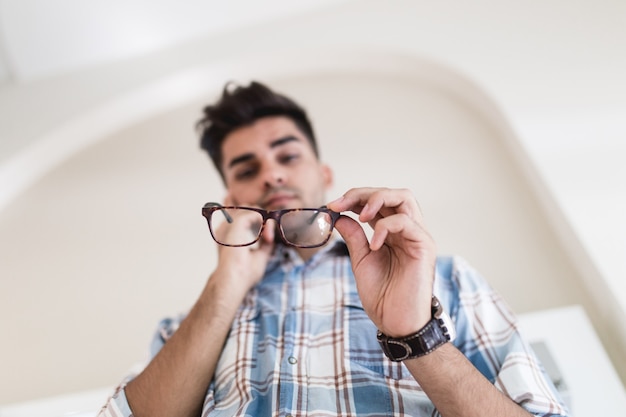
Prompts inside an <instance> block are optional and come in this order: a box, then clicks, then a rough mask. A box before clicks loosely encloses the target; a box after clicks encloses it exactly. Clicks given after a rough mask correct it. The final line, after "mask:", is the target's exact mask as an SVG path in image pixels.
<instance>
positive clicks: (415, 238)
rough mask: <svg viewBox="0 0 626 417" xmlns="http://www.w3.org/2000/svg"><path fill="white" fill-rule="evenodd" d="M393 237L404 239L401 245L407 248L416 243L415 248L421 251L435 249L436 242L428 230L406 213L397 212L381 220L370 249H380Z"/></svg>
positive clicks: (373, 235)
mask: <svg viewBox="0 0 626 417" xmlns="http://www.w3.org/2000/svg"><path fill="white" fill-rule="evenodd" d="M392 237H400V238H402V239H404V243H403V244H402V245H401V246H402V248H403V249H405V250H409V249H411V247H412V246H411V243H415V244H416V246H414V248H415V249H418V250H419V251H422V250H424V249H426V250H431V249H434V248H433V247H434V242H433V240H432V238H431V236H430V235H429V234H428V232H426V230H425V229H424V228H423V227H422V226H421V225H419V224H418V223H416V222H415V221H413V220H412V219H411V218H409V217H408V216H407V215H406V214H396V215H393V216H390V217H385V218H383V219H381V220H379V221H378V222H377V223H376V225H375V227H374V233H373V234H372V239H371V243H370V249H371V250H378V249H380V248H381V247H382V246H383V244H385V242H386V241H389V239H388V238H392Z"/></svg>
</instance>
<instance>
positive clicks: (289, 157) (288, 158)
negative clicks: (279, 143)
mask: <svg viewBox="0 0 626 417" xmlns="http://www.w3.org/2000/svg"><path fill="white" fill-rule="evenodd" d="M298 158H300V155H299V154H297V153H289V154H285V155H281V156H280V158H278V160H279V161H280V163H282V164H290V163H292V162H295V161H296V160H298Z"/></svg>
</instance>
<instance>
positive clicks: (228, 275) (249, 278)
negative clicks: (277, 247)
mask: <svg viewBox="0 0 626 417" xmlns="http://www.w3.org/2000/svg"><path fill="white" fill-rule="evenodd" d="M224 205H225V206H229V205H233V204H232V202H231V201H230V199H229V198H226V200H225V202H224ZM245 206H246V207H254V206H253V205H245ZM246 217H247V218H248V219H246ZM257 220H258V217H256V216H254V215H253V213H246V212H243V213H240V214H238V218H237V221H236V222H235V223H234V224H235V225H236V226H237V227H236V228H235V227H234V226H233V225H228V227H226V223H225V224H222V226H221V227H220V228H219V229H218V230H216V231H215V233H216V234H217V235H218V236H221V237H224V238H225V234H226V233H228V234H230V235H232V234H241V235H246V234H249V233H250V232H249V231H250V229H252V228H255V227H256V226H255V225H253V222H254V221H257ZM272 223H273V222H270V223H269V224H266V225H265V227H264V228H263V231H262V233H261V237H260V238H259V240H258V241H257V242H256V243H254V244H253V245H250V246H243V247H229V246H222V245H218V264H217V268H216V269H215V271H214V273H213V275H212V276H211V279H212V280H220V285H222V284H224V285H228V284H235V287H236V288H237V289H239V290H241V291H242V293H241V294H242V295H243V294H245V293H247V292H248V290H249V289H250V288H252V287H253V286H254V285H255V284H256V283H258V282H259V281H260V280H261V278H262V277H263V274H264V272H265V268H266V266H267V262H268V260H269V258H270V256H271V254H272V251H273V249H274V235H275V228H274V225H273V224H272ZM223 240H230V239H223Z"/></svg>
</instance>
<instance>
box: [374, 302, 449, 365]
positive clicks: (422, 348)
mask: <svg viewBox="0 0 626 417" xmlns="http://www.w3.org/2000/svg"><path fill="white" fill-rule="evenodd" d="M432 313H433V317H432V318H431V319H430V321H429V322H428V323H426V325H425V326H424V327H422V328H421V329H419V330H418V331H417V332H415V333H413V334H411V335H408V336H405V337H400V338H394V337H390V336H387V335H386V334H384V333H382V332H381V331H378V333H377V335H376V337H377V339H378V342H379V344H380V346H381V348H382V350H383V352H384V353H385V355H386V356H387V357H388V358H389V359H391V360H392V361H394V362H401V361H403V360H406V359H413V358H417V357H420V356H424V355H427V354H429V353H431V352H432V351H434V350H435V349H437V348H438V347H439V346H441V345H443V344H445V343H447V342H449V341H450V340H451V339H452V338H453V336H452V335H453V333H454V329H453V328H452V327H453V326H452V323H451V322H449V320H444V316H446V315H445V313H444V312H443V308H442V307H441V304H440V303H439V300H438V299H437V298H436V297H435V296H433V301H432ZM446 317H447V316H446ZM447 321H448V323H446V322H447Z"/></svg>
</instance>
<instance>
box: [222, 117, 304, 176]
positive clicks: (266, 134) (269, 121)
mask: <svg viewBox="0 0 626 417" xmlns="http://www.w3.org/2000/svg"><path fill="white" fill-rule="evenodd" d="M289 136H292V137H294V138H296V141H295V142H296V143H303V144H307V145H309V146H310V144H309V141H308V140H307V138H306V136H305V135H304V134H303V133H302V132H301V131H300V129H298V127H297V126H296V124H295V123H294V122H293V121H292V120H291V119H289V118H288V117H285V116H268V117H263V118H261V119H258V120H256V121H255V122H254V123H252V124H251V125H249V126H244V127H240V128H238V129H236V130H234V131H232V132H231V133H230V134H228V135H227V136H226V137H225V138H224V142H223V143H222V156H223V161H224V164H225V166H226V167H227V166H228V164H229V160H231V159H232V158H237V157H239V156H241V154H247V153H252V154H256V153H258V152H261V151H263V150H266V149H269V148H271V147H272V144H273V143H274V142H275V141H276V140H279V139H283V138H285V137H289Z"/></svg>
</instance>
